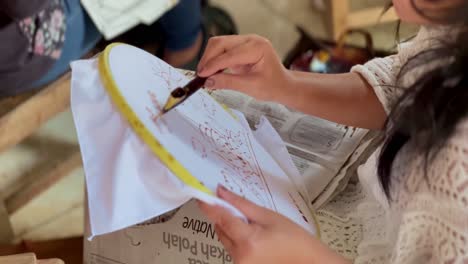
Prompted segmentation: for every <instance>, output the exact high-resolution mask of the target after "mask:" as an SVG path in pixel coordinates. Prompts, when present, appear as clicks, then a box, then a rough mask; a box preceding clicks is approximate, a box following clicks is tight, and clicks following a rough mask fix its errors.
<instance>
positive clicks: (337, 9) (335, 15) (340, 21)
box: [328, 0, 350, 40]
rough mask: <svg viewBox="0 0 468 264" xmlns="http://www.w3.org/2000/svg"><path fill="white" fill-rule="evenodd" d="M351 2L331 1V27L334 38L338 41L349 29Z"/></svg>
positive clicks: (343, 0) (347, 0)
mask: <svg viewBox="0 0 468 264" xmlns="http://www.w3.org/2000/svg"><path fill="white" fill-rule="evenodd" d="M349 9H350V6H349V0H329V8H328V10H329V12H330V26H331V32H332V37H333V39H334V40H338V38H339V37H340V35H341V33H343V32H345V30H346V29H348V15H349V12H350V11H349Z"/></svg>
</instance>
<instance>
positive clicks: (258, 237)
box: [200, 187, 348, 264]
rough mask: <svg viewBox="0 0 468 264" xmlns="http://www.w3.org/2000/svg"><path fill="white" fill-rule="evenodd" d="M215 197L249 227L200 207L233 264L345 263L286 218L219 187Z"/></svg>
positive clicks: (214, 208) (216, 210)
mask: <svg viewBox="0 0 468 264" xmlns="http://www.w3.org/2000/svg"><path fill="white" fill-rule="evenodd" d="M217 194H218V196H219V197H220V198H221V199H224V200H226V201H227V202H229V203H230V204H232V205H233V206H235V207H236V208H238V209H239V210H240V211H241V212H242V213H244V215H245V216H246V217H247V218H248V219H249V223H245V222H243V221H242V220H241V219H239V218H236V217H234V216H232V215H231V214H230V213H229V212H228V211H226V210H225V209H223V208H221V207H219V206H210V205H207V204H204V203H200V208H201V209H202V211H203V212H204V213H205V214H206V215H207V217H208V218H209V219H210V220H211V221H212V222H213V223H214V224H215V230H216V233H217V235H218V237H219V239H220V241H221V243H223V245H224V246H225V248H226V250H227V251H228V252H229V254H230V255H231V256H232V258H233V260H234V263H236V264H251V263H252V264H254V263H255V264H262V263H268V264H274V263H295V264H296V263H297V264H300V263H304V264H306V263H307V264H313V263H348V262H347V261H346V260H345V259H344V258H342V257H341V256H339V255H337V254H336V253H334V252H333V251H332V250H330V249H329V248H327V247H326V246H325V245H323V244H322V243H321V242H320V241H319V240H317V239H316V238H314V237H313V236H311V235H310V234H309V233H307V232H306V231H305V230H304V229H303V228H301V227H300V226H298V225H296V224H294V223H293V222H292V221H290V220H289V219H287V218H286V217H283V216H281V215H279V214H277V213H275V212H273V211H270V210H267V209H265V208H262V207H259V206H257V205H255V204H253V203H251V202H249V201H247V200H245V199H243V198H241V197H240V196H237V195H236V194H233V193H232V192H230V191H228V190H226V189H225V188H224V187H218V190H217Z"/></svg>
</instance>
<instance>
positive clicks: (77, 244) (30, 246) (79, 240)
mask: <svg viewBox="0 0 468 264" xmlns="http://www.w3.org/2000/svg"><path fill="white" fill-rule="evenodd" d="M26 252H34V254H35V255H36V258H37V259H41V260H42V259H44V260H49V259H55V258H58V259H61V260H63V261H64V262H65V263H67V264H83V237H73V238H66V239H57V240H50V241H22V242H21V243H18V244H15V245H2V244H0V256H5V255H14V254H21V253H26ZM46 263H47V262H46ZM0 264H3V263H0ZM42 264H44V263H42Z"/></svg>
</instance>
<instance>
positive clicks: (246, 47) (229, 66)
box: [198, 35, 291, 101]
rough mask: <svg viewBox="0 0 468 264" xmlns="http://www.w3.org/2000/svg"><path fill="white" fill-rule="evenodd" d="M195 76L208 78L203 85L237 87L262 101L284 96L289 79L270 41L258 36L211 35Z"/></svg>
mask: <svg viewBox="0 0 468 264" xmlns="http://www.w3.org/2000/svg"><path fill="white" fill-rule="evenodd" d="M224 70H227V71H225V72H222V71H224ZM220 71H221V72H220ZM218 72H220V73H218ZM198 75H199V76H201V77H209V78H208V80H207V81H206V82H205V87H206V88H209V89H232V90H237V91H240V92H243V93H245V94H248V95H250V96H253V97H255V98H256V99H259V100H264V101H279V100H281V99H282V97H284V96H287V94H288V91H287V88H288V87H290V85H289V83H290V78H291V77H290V73H289V71H288V70H287V69H286V68H285V67H284V66H283V64H282V63H281V60H280V58H279V57H278V55H277V54H276V52H275V50H274V49H273V46H272V45H271V43H270V42H269V41H268V40H267V39H265V38H263V37H260V36H257V35H244V36H242V35H232V36H221V37H213V38H211V39H210V40H209V41H208V45H207V47H206V50H205V53H204V55H203V57H202V58H201V60H200V63H199V64H198Z"/></svg>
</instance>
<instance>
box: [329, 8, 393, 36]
mask: <svg viewBox="0 0 468 264" xmlns="http://www.w3.org/2000/svg"><path fill="white" fill-rule="evenodd" d="M350 1H351V0H329V2H328V7H329V8H328V10H329V12H330V14H329V15H330V28H331V33H332V37H333V39H334V40H335V41H336V40H338V38H339V37H340V35H341V34H342V33H343V32H345V31H346V30H347V29H355V28H362V27H366V26H372V25H376V24H379V23H387V22H391V21H395V20H398V16H397V14H396V12H395V9H394V8H391V9H390V10H388V11H387V12H386V13H385V14H382V11H383V7H373V8H365V9H362V10H358V11H352V12H351V9H350V3H349V2H350Z"/></svg>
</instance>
